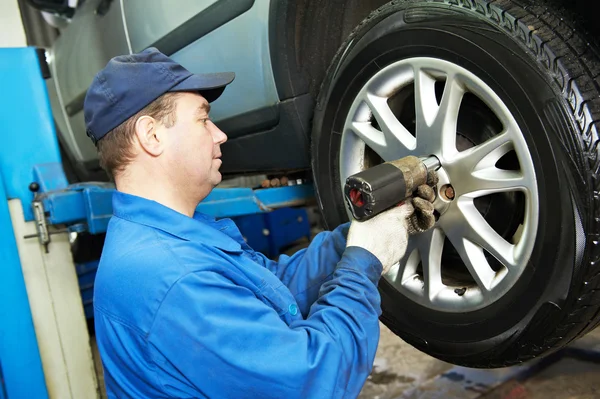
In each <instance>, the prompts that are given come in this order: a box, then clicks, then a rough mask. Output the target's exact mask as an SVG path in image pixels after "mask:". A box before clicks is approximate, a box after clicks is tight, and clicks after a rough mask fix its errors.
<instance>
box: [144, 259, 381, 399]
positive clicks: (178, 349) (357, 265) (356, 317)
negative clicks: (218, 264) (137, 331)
mask: <svg viewBox="0 0 600 399" xmlns="http://www.w3.org/2000/svg"><path fill="white" fill-rule="evenodd" d="M381 271H382V265H381V263H380V262H379V261H378V260H377V258H375V257H374V256H373V255H372V254H371V253H369V252H368V251H366V250H364V249H362V248H348V249H347V250H346V251H345V252H344V254H343V255H342V257H341V259H340V260H339V262H337V264H336V266H335V268H334V270H333V273H332V276H331V278H330V279H329V281H327V282H326V283H324V284H323V285H322V286H321V287H320V296H319V298H318V299H317V300H316V302H315V303H314V304H313V306H312V307H311V309H310V313H309V314H308V316H307V317H306V319H304V320H298V321H295V322H293V323H292V324H291V325H289V326H288V325H287V324H286V323H285V322H283V321H282V320H281V319H280V317H279V315H278V314H277V312H276V311H275V310H274V309H273V308H271V307H270V306H268V305H266V304H265V303H263V302H262V301H261V300H260V299H259V298H257V296H256V295H255V293H254V292H252V291H251V290H250V289H248V288H245V287H241V286H239V285H236V284H235V283H233V281H232V280H230V279H229V278H227V276H225V275H223V274H220V273H217V272H212V271H202V272H196V273H193V274H190V275H188V276H186V277H185V278H183V279H181V280H179V281H178V282H177V283H176V284H175V285H174V286H173V287H172V288H171V289H170V290H169V293H168V295H167V296H166V298H165V300H164V301H163V303H162V304H161V306H160V310H159V313H158V315H157V317H156V319H155V322H154V324H153V327H152V329H151V331H150V334H149V336H148V342H149V345H150V350H151V353H152V358H153V360H154V363H155V365H156V367H157V369H158V373H157V375H158V376H159V377H158V378H160V376H161V375H164V374H167V375H170V376H171V377H174V376H175V377H176V376H178V375H179V374H182V375H183V377H181V378H182V379H183V380H182V381H180V382H182V383H184V384H187V385H188V386H190V388H193V389H195V390H197V391H198V392H199V393H201V394H203V395H205V396H207V397H222V398H228V397H235V398H245V397H250V398H257V397H260V398H313V397H315V398H316V397H319V398H320V397H327V398H341V397H356V396H357V395H358V393H359V392H360V390H361V388H362V386H363V384H364V382H365V379H366V378H367V376H368V375H369V373H370V371H371V367H372V364H373V359H374V357H375V352H376V349H377V342H378V340H379V319H378V318H379V315H380V313H381V310H380V298H379V293H378V291H377V282H378V280H379V278H380V275H381ZM166 389H168V386H167V387H166Z"/></svg>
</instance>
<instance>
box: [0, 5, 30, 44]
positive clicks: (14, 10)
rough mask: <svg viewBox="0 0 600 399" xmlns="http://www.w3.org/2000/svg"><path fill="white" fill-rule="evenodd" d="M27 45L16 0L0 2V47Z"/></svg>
mask: <svg viewBox="0 0 600 399" xmlns="http://www.w3.org/2000/svg"><path fill="white" fill-rule="evenodd" d="M26 45H27V41H26V38H25V30H24V29H23V23H22V22H21V13H20V12H19V3H18V2H17V0H2V1H1V2H0V47H24V46H26Z"/></svg>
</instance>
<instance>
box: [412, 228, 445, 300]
mask: <svg viewBox="0 0 600 399" xmlns="http://www.w3.org/2000/svg"><path fill="white" fill-rule="evenodd" d="M417 237H418V243H417V245H418V247H419V253H420V255H421V262H422V263H423V280H424V282H425V295H426V297H427V298H429V300H433V298H434V297H435V295H436V294H437V293H438V292H439V291H440V290H441V289H442V288H443V287H444V286H443V284H442V251H443V249H444V238H445V235H444V232H443V231H442V229H440V228H433V229H431V230H428V231H427V232H425V233H423V234H421V235H419V236H417Z"/></svg>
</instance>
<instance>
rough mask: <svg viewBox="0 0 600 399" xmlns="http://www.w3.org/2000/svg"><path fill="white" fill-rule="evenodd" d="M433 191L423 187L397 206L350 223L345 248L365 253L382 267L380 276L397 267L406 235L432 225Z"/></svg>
mask: <svg viewBox="0 0 600 399" xmlns="http://www.w3.org/2000/svg"><path fill="white" fill-rule="evenodd" d="M434 200H435V191H434V190H433V189H432V188H431V187H430V186H429V185H427V184H424V185H422V186H420V187H418V189H417V191H416V194H415V195H414V196H413V197H411V198H408V199H407V200H406V201H404V202H403V203H401V204H400V205H399V206H396V207H394V208H391V209H388V210H387V211H385V212H382V213H380V214H379V215H377V216H375V217H373V218H371V219H369V220H365V221H363V222H360V221H358V220H353V221H352V223H350V229H349V230H348V236H347V239H346V247H360V248H363V249H365V250H367V251H369V252H370V253H371V254H373V256H375V257H376V258H377V259H378V260H379V261H380V262H381V264H382V266H383V272H382V274H386V273H387V272H388V271H389V270H390V268H391V267H392V266H393V265H395V264H396V263H398V262H399V261H400V259H402V257H404V254H405V253H406V246H407V244H408V238H409V236H410V235H413V234H418V233H422V232H425V231H427V230H429V229H430V228H432V227H433V225H434V224H435V216H434V214H433V211H434V207H433V201H434Z"/></svg>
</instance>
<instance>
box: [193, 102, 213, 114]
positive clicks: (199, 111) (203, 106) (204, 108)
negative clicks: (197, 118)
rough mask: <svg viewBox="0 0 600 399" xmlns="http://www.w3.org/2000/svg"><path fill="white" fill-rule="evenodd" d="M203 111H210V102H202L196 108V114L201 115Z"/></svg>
mask: <svg viewBox="0 0 600 399" xmlns="http://www.w3.org/2000/svg"><path fill="white" fill-rule="evenodd" d="M202 111H204V112H206V113H207V114H208V113H210V104H209V103H202V104H201V105H200V106H199V107H198V109H197V110H196V114H197V115H200V114H202Z"/></svg>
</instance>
